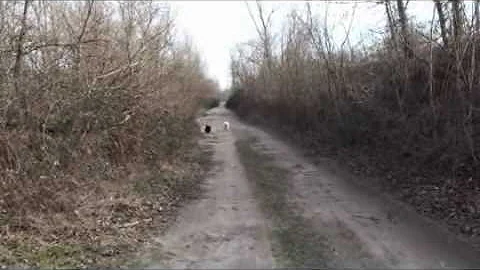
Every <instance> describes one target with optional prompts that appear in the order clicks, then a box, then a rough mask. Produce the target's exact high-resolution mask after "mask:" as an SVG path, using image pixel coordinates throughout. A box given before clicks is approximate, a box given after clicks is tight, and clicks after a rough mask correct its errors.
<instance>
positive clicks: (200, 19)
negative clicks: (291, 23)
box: [170, 1, 433, 88]
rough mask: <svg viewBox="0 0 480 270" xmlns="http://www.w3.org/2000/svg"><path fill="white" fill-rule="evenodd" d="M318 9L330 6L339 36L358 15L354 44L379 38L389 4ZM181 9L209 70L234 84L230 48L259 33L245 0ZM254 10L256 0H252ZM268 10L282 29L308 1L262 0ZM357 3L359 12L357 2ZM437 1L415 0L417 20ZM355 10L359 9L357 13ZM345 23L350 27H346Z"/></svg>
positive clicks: (316, 5)
mask: <svg viewBox="0 0 480 270" xmlns="http://www.w3.org/2000/svg"><path fill="white" fill-rule="evenodd" d="M311 3H312V10H313V12H314V13H318V14H321V15H323V14H325V10H326V8H328V25H336V27H335V29H334V31H333V34H334V38H335V39H336V40H342V39H343V37H344V36H345V30H344V29H345V28H346V27H347V26H348V24H349V22H350V18H351V16H352V15H354V17H353V20H354V21H353V29H352V35H351V39H352V44H355V43H356V42H361V41H364V40H367V39H372V38H374V37H375V34H374V32H372V30H374V31H375V30H377V31H378V30H383V28H384V26H385V17H384V16H385V15H384V8H383V6H382V5H377V4H374V3H372V2H370V3H368V2H367V3H366V1H358V2H355V1H325V2H323V1H312V2H311ZM170 4H171V7H172V8H173V10H174V12H175V14H176V22H177V28H178V30H179V31H180V32H181V33H186V34H188V35H190V36H191V38H192V40H193V43H194V44H195V46H196V48H197V49H198V50H199V51H200V52H201V54H202V57H203V59H204V61H205V63H206V66H207V68H208V74H209V75H210V76H211V77H212V78H213V79H215V80H217V81H218V82H219V83H220V86H221V87H222V88H226V87H228V86H229V84H230V80H231V79H230V74H229V62H230V51H231V50H232V49H234V48H235V45H236V44H238V43H242V42H246V41H248V40H249V39H252V38H255V37H256V36H257V33H256V30H255V26H254V24H253V22H252V20H251V18H250V16H249V14H248V9H247V7H246V3H245V1H177V2H170ZM248 4H249V5H250V7H251V9H252V10H253V11H255V2H250V1H249V2H248ZM262 4H263V6H264V9H265V11H269V10H271V9H272V8H273V9H274V10H275V13H274V15H273V22H274V27H275V28H276V30H279V29H280V27H281V24H282V20H283V19H284V18H285V16H284V15H285V14H286V13H288V11H289V10H291V9H292V8H294V7H297V8H299V9H302V8H303V7H304V5H305V2H303V1H262ZM354 6H356V8H355V12H353V10H354V9H353V7H354ZM432 10H433V5H432V1H410V2H409V4H408V12H409V15H410V16H413V17H414V18H415V19H416V20H417V21H428V20H431V17H432ZM353 13H354V14H353ZM342 25H344V26H345V27H342Z"/></svg>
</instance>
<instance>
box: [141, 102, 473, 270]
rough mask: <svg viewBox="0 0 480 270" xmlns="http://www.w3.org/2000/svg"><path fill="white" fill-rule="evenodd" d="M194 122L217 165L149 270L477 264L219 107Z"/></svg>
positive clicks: (440, 235)
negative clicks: (202, 125) (203, 128)
mask: <svg viewBox="0 0 480 270" xmlns="http://www.w3.org/2000/svg"><path fill="white" fill-rule="evenodd" d="M200 120H201V121H208V122H209V123H212V124H213V126H214V128H213V133H212V134H211V135H208V136H207V138H206V139H204V141H203V143H208V144H211V145H212V147H214V149H215V157H214V158H215V161H216V162H217V166H216V168H214V170H213V171H212V172H211V177H209V179H208V180H207V182H206V191H205V196H204V198H202V199H200V200H198V201H196V202H194V203H193V204H191V205H190V206H188V207H186V208H185V209H184V210H183V211H182V213H181V214H180V218H179V219H178V221H177V223H176V224H175V225H174V226H173V227H172V228H171V229H170V230H168V231H167V232H166V234H165V236H163V237H160V238H159V239H157V242H158V243H159V245H160V246H161V250H159V251H158V254H156V256H154V257H156V259H153V260H152V262H151V263H150V266H151V268H159V267H170V268H244V269H245V268H272V267H282V266H308V267H314V266H317V267H338V268H346V267H352V268H403V269H405V268H474V267H479V266H480V259H479V258H480V256H479V255H480V254H478V253H475V252H474V251H473V249H472V248H470V246H468V245H467V244H465V243H463V242H461V241H460V240H457V239H456V238H454V237H453V236H451V235H450V234H449V233H447V232H446V231H445V230H443V229H442V228H440V227H438V226H436V225H435V224H433V223H432V222H430V221H429V220H427V219H424V218H422V217H420V216H419V215H418V214H416V213H415V212H414V211H412V210H409V208H408V207H406V206H404V205H402V204H401V203H399V202H396V201H394V200H392V199H390V198H389V197H387V196H386V195H382V194H377V193H375V192H374V191H370V190H368V189H366V188H364V187H361V186H360V185H357V184H356V183H355V179H354V178H352V177H351V176H350V175H349V174H347V173H346V172H344V171H342V170H341V169H339V168H338V166H337V167H335V166H333V165H331V164H332V162H328V160H325V164H321V165H320V166H318V165H317V166H315V165H313V164H312V163H310V162H308V161H307V160H306V159H304V158H303V157H302V156H301V155H300V154H299V153H298V152H297V151H295V150H294V149H293V148H292V147H290V146H288V145H286V144H285V143H283V142H281V141H280V140H278V139H276V138H275V137H273V136H271V135H269V134H267V133H265V132H263V131H261V130H260V129H258V128H255V127H252V126H248V125H246V124H244V123H241V122H240V121H238V120H237V119H236V117H235V116H233V114H232V113H231V112H229V111H227V110H225V109H224V108H222V107H220V108H216V109H213V110H211V111H209V112H208V114H207V116H205V117H203V118H202V119H200ZM225 120H228V121H229V122H230V123H231V127H232V130H231V131H223V130H221V128H222V122H223V121H225ZM328 164H330V165H328Z"/></svg>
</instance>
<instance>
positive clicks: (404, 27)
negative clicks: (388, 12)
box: [397, 0, 413, 58]
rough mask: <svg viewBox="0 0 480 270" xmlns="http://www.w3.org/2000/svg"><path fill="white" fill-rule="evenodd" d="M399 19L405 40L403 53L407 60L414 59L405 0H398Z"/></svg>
mask: <svg viewBox="0 0 480 270" xmlns="http://www.w3.org/2000/svg"><path fill="white" fill-rule="evenodd" d="M397 9H398V17H399V19H400V20H399V21H400V28H401V34H402V39H403V52H404V53H405V56H406V57H407V58H412V57H413V51H412V49H411V48H410V37H409V34H408V19H407V12H406V10H405V5H404V4H403V0H397Z"/></svg>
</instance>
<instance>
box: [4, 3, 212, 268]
mask: <svg viewBox="0 0 480 270" xmlns="http://www.w3.org/2000/svg"><path fill="white" fill-rule="evenodd" d="M170 13H171V12H170V8H169V6H168V5H167V4H164V3H160V2H154V1H135V2H132V1H113V2H112V1H105V2H104V1H93V0H89V1H32V0H27V1H0V85H1V87H0V125H1V126H0V194H1V199H0V224H1V225H2V227H1V233H0V236H1V237H2V238H1V239H3V240H2V241H1V242H2V243H4V244H5V245H7V244H8V246H9V247H15V246H16V247H18V245H20V244H22V245H26V244H27V243H32V241H33V240H38V239H40V238H41V239H43V240H41V241H40V240H39V242H36V243H37V244H39V243H40V244H39V245H44V244H48V243H52V242H49V241H53V242H55V243H61V242H62V241H63V240H61V239H64V241H67V242H68V241H70V240H71V241H76V240H78V238H79V237H80V238H81V235H83V236H82V237H84V238H83V239H84V240H85V241H87V242H88V241H89V240H88V239H90V240H91V239H97V238H88V237H87V236H91V234H92V233H94V234H97V236H98V235H100V236H98V237H101V235H102V233H101V231H102V228H103V227H101V226H100V225H98V224H94V223H95V220H96V218H97V219H98V218H100V216H101V215H102V214H100V213H104V212H105V213H107V212H108V213H109V214H112V213H114V212H115V210H111V211H110V210H109V211H104V212H102V211H101V209H102V207H103V206H99V205H97V206H94V207H96V209H95V211H96V213H91V215H90V214H89V215H90V216H89V217H88V220H89V221H88V222H90V221H92V222H93V223H92V224H90V223H88V222H87V221H86V220H87V218H85V219H84V217H83V216H82V217H80V216H78V212H77V210H78V209H80V208H81V206H82V205H83V206H84V205H85V204H86V203H94V202H96V200H100V199H99V197H98V196H96V195H92V194H96V193H99V192H100V191H99V190H101V188H100V183H101V182H102V181H110V182H111V183H112V187H114V186H115V188H117V187H127V186H130V185H131V183H125V182H124V181H123V180H122V179H127V175H128V174H129V173H132V172H134V171H137V172H141V173H143V174H146V173H147V172H162V171H165V170H167V169H165V163H167V164H168V166H167V167H166V168H168V170H170V171H172V170H176V169H178V166H179V165H175V164H182V162H186V163H188V166H187V165H185V166H183V167H182V170H181V171H182V172H185V173H188V172H189V170H190V169H195V170H198V168H197V167H198V166H197V165H196V164H195V161H194V160H186V159H185V158H188V153H190V152H191V149H193V148H192V147H193V146H192V136H193V135H194V134H196V132H197V128H196V127H195V123H194V121H193V120H194V118H195V116H196V114H197V112H198V110H199V109H200V108H201V106H202V100H205V99H208V98H212V97H215V92H216V91H217V90H218V89H217V88H218V86H217V84H216V83H215V82H214V81H212V80H210V79H208V78H207V77H206V75H205V73H204V70H203V68H202V63H201V60H200V56H199V54H198V53H197V52H196V51H195V50H194V49H193V47H192V45H191V44H190V43H189V42H186V41H183V39H182V38H181V36H179V35H178V34H176V33H175V28H174V18H173V17H172V16H171V14H170ZM162 166H163V167H162ZM192 166H197V167H195V168H193V167H192ZM171 173H172V172H171ZM169 177H170V178H169V179H170V180H169V181H167V182H168V183H166V182H165V183H163V182H162V183H163V184H164V186H165V189H166V190H167V191H164V192H166V193H165V194H167V193H168V194H170V193H171V192H170V191H172V192H173V191H175V188H174V187H176V185H177V183H176V182H175V181H174V180H175V179H174V178H172V176H169ZM156 179H158V181H162V179H163V178H162V177H160V176H159V177H157V178H156ZM165 179H166V178H165ZM172 179H173V180H172ZM180 180H181V179H180ZM122 181H123V182H122ZM165 181H166V180H165ZM172 181H173V182H172ZM119 189H121V188H119ZM112 190H113V189H112ZM112 190H110V191H112ZM110 191H108V189H103V191H101V192H100V193H102V192H103V193H102V194H103V195H101V196H104V197H108V196H110V195H111V194H109V193H108V192H110ZM117 191H118V190H117ZM117 191H115V192H117ZM118 192H120V193H121V191H118ZM86 194H90V195H88V196H87V195H86ZM122 194H123V193H122ZM165 194H163V195H165ZM97 195H98V194H97ZM117 195H118V194H117ZM170 195H172V196H173V195H175V194H170ZM92 196H93V197H92ZM99 196H100V195H99ZM101 196H100V197H101ZM112 196H113V197H115V196H116V195H115V196H114V195H112ZM122 196H123V195H122ZM165 196H166V195H165ZM82 198H89V199H88V200H84V199H82ZM112 202H113V201H112V199H111V200H110V204H111V203H112ZM108 207H113V206H111V205H110V206H108ZM75 209H77V210H75ZM119 209H120V208H119ZM121 209H123V210H125V209H127V208H121ZM123 210H122V211H123ZM74 212H75V214H74ZM59 217H62V218H64V219H66V220H62V221H59V220H58V218H59ZM76 222H77V223H76ZM78 222H80V223H78ZM82 222H83V224H82ZM87 223H88V224H90V225H91V226H90V225H88V226H90V227H88V226H87V225H86V224H87ZM62 224H63V225H62ZM65 224H67V225H65ZM79 224H80V225H79ZM4 225H5V226H6V227H5V226H4ZM77 225H78V226H77ZM58 226H61V227H62V226H63V227H62V228H66V227H64V226H67V227H68V228H69V229H65V231H63V232H62V229H58ZM75 226H77V227H75ZM87 227H88V228H87ZM107 227H108V226H107ZM108 228H110V229H111V228H112V226H110V227H108ZM78 230H82V232H81V233H80V232H78ZM85 230H86V231H88V232H86V233H85V232H84V231H85ZM66 231H69V233H70V234H68V233H66ZM75 231H76V232H75ZM44 233H45V235H46V236H45V235H44ZM72 233H73V234H72ZM15 235H16V236H18V237H19V238H17V240H18V241H17V242H16V243H17V244H18V245H12V244H11V243H10V242H9V241H14V238H15V237H14V236H15ZM22 235H23V236H22ZM44 236H45V237H44ZM32 237H33V238H32ZM42 237H43V238H42ZM52 237H53V238H52ZM133 237H134V236H133ZM49 239H50V240H49ZM98 239H100V238H98ZM4 240H5V241H4ZM91 241H93V240H91ZM94 242H95V241H94ZM97 242H98V241H97ZM9 243H10V244H9ZM19 243H20V244H19ZM2 250H3V249H2ZM32 250H33V249H32ZM12 252H13V251H12V250H10V253H8V252H2V253H3V254H4V255H5V256H7V257H8V256H9V255H8V254H10V255H11V254H16V255H18V254H17V253H15V252H13V253H12ZM2 256H3V255H2ZM2 256H0V259H1V260H0V264H1V263H2V261H3V260H6V259H5V258H4V257H2ZM51 256H54V255H51ZM20 257H21V256H20ZM48 259H52V260H54V259H55V258H53V257H52V258H48Z"/></svg>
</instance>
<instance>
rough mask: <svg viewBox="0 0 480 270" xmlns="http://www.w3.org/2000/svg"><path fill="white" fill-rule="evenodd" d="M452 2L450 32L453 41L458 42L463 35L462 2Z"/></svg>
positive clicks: (458, 0) (456, 0)
mask: <svg viewBox="0 0 480 270" xmlns="http://www.w3.org/2000/svg"><path fill="white" fill-rule="evenodd" d="M451 3H452V15H453V16H452V17H453V18H452V27H453V29H452V32H453V37H454V39H455V42H456V43H457V42H460V39H461V37H462V35H463V21H464V19H463V4H462V1H460V0H453V1H451Z"/></svg>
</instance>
